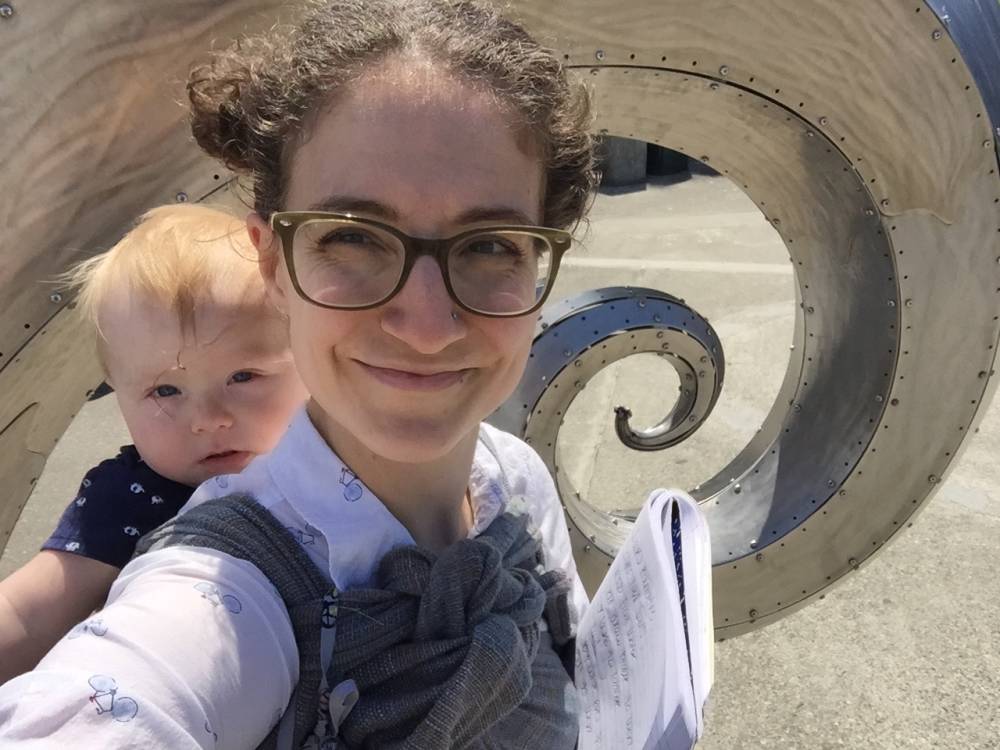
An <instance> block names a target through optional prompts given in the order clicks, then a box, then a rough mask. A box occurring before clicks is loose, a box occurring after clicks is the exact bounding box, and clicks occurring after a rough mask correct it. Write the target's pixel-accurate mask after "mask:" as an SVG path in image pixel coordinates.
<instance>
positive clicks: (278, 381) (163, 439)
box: [102, 300, 306, 486]
mask: <svg viewBox="0 0 1000 750" xmlns="http://www.w3.org/2000/svg"><path fill="white" fill-rule="evenodd" d="M179 329H180V326H179V324H178V320H177V315H176V314H175V313H174V312H173V311H171V310H166V309H163V308H162V307H159V306H156V305H153V304H148V303H144V302H136V301H134V300H131V301H128V302H127V304H122V305H116V306H113V307H112V309H109V310H108V311H106V314H104V315H102V331H103V332H104V336H105V339H106V341H107V345H106V346H105V352H106V360H107V366H108V371H109V376H110V380H111V383H112V385H113V386H114V388H115V392H116V394H117V397H118V403H119V406H120V407H121V411H122V415H123V416H124V418H125V423H126V424H127V425H128V429H129V432H130V433H131V435H132V440H133V441H134V442H135V445H136V448H137V449H138V451H139V454H140V455H141V456H142V458H143V460H144V461H145V462H146V463H147V464H148V465H149V466H150V467H151V468H152V469H153V470H154V471H156V472H157V473H158V474H161V475H163V476H165V477H167V478H169V479H173V480H174V481H177V482H181V483H183V484H187V485H191V486H196V485H198V484H200V483H201V482H203V481H205V480H206V479H209V478H211V477H213V476H216V475H218V474H232V473H236V472H239V471H242V470H243V468H244V467H245V466H246V465H247V464H248V463H249V462H250V460H251V459H252V458H253V457H254V456H257V455H260V454H262V453H267V452H268V451H270V450H271V449H272V448H273V447H274V445H275V444H276V443H277V442H278V439H279V438H280V437H281V435H282V434H283V433H284V431H285V429H286V428H287V426H288V423H289V421H290V420H291V416H292V414H293V412H294V411H295V409H296V408H298V407H299V406H300V405H301V404H302V403H303V402H304V400H305V398H306V393H305V390H304V388H303V386H302V384H301V383H300V381H299V378H298V375H297V373H296V371H295V367H294V365H293V363H292V357H291V353H290V351H289V349H288V343H287V335H286V333H285V328H284V324H283V323H282V321H281V320H280V319H278V318H276V317H275V316H274V315H273V313H270V312H269V311H266V310H263V309H257V308H246V307H243V308H239V307H236V306H226V305H218V304H208V305H201V306H200V307H199V310H198V312H197V314H196V317H195V325H194V327H193V331H189V332H185V333H184V334H183V335H182V333H181V331H180V330H179Z"/></svg>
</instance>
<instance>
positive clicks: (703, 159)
mask: <svg viewBox="0 0 1000 750" xmlns="http://www.w3.org/2000/svg"><path fill="white" fill-rule="evenodd" d="M698 158H699V159H701V161H708V157H707V156H700V157H698ZM683 301H684V300H681V302H683Z"/></svg>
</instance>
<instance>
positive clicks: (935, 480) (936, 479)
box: [927, 474, 941, 484]
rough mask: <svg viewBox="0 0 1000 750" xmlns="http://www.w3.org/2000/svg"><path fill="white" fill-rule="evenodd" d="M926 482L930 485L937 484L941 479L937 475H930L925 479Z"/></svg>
mask: <svg viewBox="0 0 1000 750" xmlns="http://www.w3.org/2000/svg"><path fill="white" fill-rule="evenodd" d="M927 481H928V482H930V483H931V484H937V483H938V482H940V481H941V477H939V476H938V475H937V474H931V475H930V476H929V477H927Z"/></svg>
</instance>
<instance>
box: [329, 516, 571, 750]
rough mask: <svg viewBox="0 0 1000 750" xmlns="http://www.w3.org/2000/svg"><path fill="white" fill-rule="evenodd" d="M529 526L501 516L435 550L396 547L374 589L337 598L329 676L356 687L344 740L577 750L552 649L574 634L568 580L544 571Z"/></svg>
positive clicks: (350, 744) (374, 744)
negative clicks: (542, 626)
mask: <svg viewBox="0 0 1000 750" xmlns="http://www.w3.org/2000/svg"><path fill="white" fill-rule="evenodd" d="M527 522H528V518H527V516H524V515H521V516H515V515H512V514H510V513H506V514H504V515H502V516H500V517H499V518H497V519H496V520H495V521H494V522H493V523H492V524H490V526H489V528H488V529H487V530H486V531H484V532H483V533H482V534H481V535H480V536H479V537H477V538H475V539H463V540H461V541H459V542H457V543H455V544H453V545H452V546H450V547H448V548H447V549H445V550H444V551H443V552H442V553H440V554H439V555H435V554H434V553H432V552H429V551H427V550H424V549H421V548H419V547H412V546H409V547H398V548H396V549H394V550H392V551H391V552H390V553H389V554H387V555H386V556H385V557H384V558H383V560H382V562H381V564H380V565H379V568H378V572H377V575H376V584H375V588H371V589H355V590H351V591H343V592H341V593H340V603H339V614H338V616H337V626H336V627H337V635H336V646H335V648H334V654H333V662H332V664H331V665H330V673H329V677H328V682H329V684H331V685H334V684H337V683H339V682H341V681H342V680H345V679H353V680H354V681H355V682H356V683H357V686H358V691H359V693H360V698H359V700H358V702H357V704H356V705H355V706H354V708H353V710H352V711H351V712H350V714H348V716H347V718H346V719H345V720H344V721H343V723H342V724H341V726H340V732H339V740H340V744H342V745H343V746H345V747H347V748H365V749H367V748H406V749H407V750H410V749H412V750H436V749H437V748H441V749H442V750H443V749H444V748H477V749H485V748H512V749H513V748H524V747H538V748H545V749H546V750H549V749H555V750H559V749H560V748H572V747H574V745H575V743H576V738H577V716H576V713H577V711H576V695H575V692H574V689H573V683H572V681H571V680H570V677H569V675H568V674H567V673H566V670H565V669H564V668H563V666H562V663H561V662H560V660H559V657H558V655H557V654H556V652H555V649H554V646H553V644H555V645H562V644H563V643H565V642H566V640H567V639H568V638H569V623H570V620H569V610H568V590H569V583H568V581H567V580H566V578H565V576H564V575H562V574H561V573H559V572H555V571H549V572H544V571H543V568H542V563H543V560H542V557H541V551H540V547H539V543H538V541H537V540H536V539H535V538H534V537H532V535H531V534H530V533H529V532H528V528H527ZM543 614H544V615H545V617H546V621H547V622H548V624H549V629H550V632H549V633H540V631H539V622H540V621H541V618H542V616H543Z"/></svg>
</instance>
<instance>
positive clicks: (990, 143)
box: [983, 141, 993, 148]
mask: <svg viewBox="0 0 1000 750" xmlns="http://www.w3.org/2000/svg"><path fill="white" fill-rule="evenodd" d="M992 145H993V141H983V148H990V147H991V146H992Z"/></svg>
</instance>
